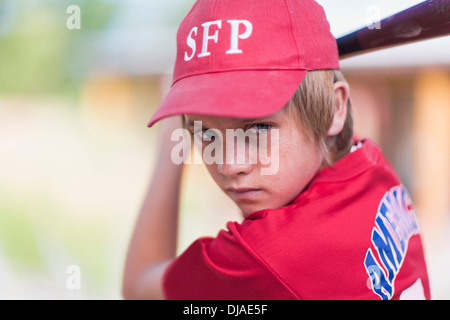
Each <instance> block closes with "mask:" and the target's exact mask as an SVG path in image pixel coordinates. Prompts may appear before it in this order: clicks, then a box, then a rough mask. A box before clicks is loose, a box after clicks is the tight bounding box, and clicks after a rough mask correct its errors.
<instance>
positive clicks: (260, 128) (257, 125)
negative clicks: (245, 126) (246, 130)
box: [253, 123, 272, 131]
mask: <svg viewBox="0 0 450 320" xmlns="http://www.w3.org/2000/svg"><path fill="white" fill-rule="evenodd" d="M253 126H254V127H255V129H256V130H258V131H269V130H270V129H271V128H272V125H271V124H268V123H255V124H254V125H253Z"/></svg>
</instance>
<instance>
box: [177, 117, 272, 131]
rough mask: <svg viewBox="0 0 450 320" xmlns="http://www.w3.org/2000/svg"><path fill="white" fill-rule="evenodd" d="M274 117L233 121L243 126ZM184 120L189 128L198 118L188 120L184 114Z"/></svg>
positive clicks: (236, 125) (237, 125)
mask: <svg viewBox="0 0 450 320" xmlns="http://www.w3.org/2000/svg"><path fill="white" fill-rule="evenodd" d="M275 118H276V117H275V116H274V115H269V116H267V117H263V118H249V119H241V120H239V121H238V122H236V123H235V127H240V126H244V125H248V124H252V123H256V122H264V121H273V120H274V119H275ZM184 121H185V126H186V128H189V127H192V126H193V125H194V122H195V121H200V120H195V119H193V120H189V119H188V118H187V117H186V116H184Z"/></svg>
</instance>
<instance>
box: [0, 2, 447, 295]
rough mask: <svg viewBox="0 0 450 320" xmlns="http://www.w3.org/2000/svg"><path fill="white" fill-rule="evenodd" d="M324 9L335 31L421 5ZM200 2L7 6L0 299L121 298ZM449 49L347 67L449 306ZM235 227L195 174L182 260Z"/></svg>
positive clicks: (366, 133) (367, 58) (363, 116)
mask: <svg viewBox="0 0 450 320" xmlns="http://www.w3.org/2000/svg"><path fill="white" fill-rule="evenodd" d="M318 2H319V3H321V4H322V5H323V7H324V8H325V11H326V13H327V15H328V18H329V21H330V24H331V28H332V32H333V34H334V35H335V36H336V37H338V36H341V35H344V34H346V33H348V32H350V31H354V30H356V29H357V28H359V27H363V26H366V25H369V24H372V23H373V22H376V21H378V20H380V19H381V18H383V17H386V16H388V15H391V14H393V13H395V12H398V11H400V10H403V9H405V8H407V7H410V6H412V5H414V4H417V3H419V2H421V1H412V0H399V1H387V0H374V1H368V0H363V1H361V0H347V1H331V0H319V1H318ZM193 3H194V0H164V1H161V0H158V1H157V0H127V1H119V0H89V1H88V0H40V1H36V0H0V299H121V293H120V286H121V277H122V268H123V263H124V258H125V253H126V249H127V246H128V241H129V238H130V235H131V232H132V229H133V226H134V222H135V219H136V217H137V213H138V211H139V209H140V206H141V202H142V200H143V197H144V195H145V191H146V188H147V185H148V183H149V179H150V177H151V175H152V172H153V166H154V160H155V157H156V154H155V152H154V150H155V143H156V138H157V134H158V126H156V127H154V128H152V129H148V128H147V127H146V124H147V122H148V120H149V119H150V117H151V115H152V114H153V112H154V111H155V109H156V108H157V107H158V105H159V103H160V101H161V99H162V98H163V97H164V95H165V94H166V92H167V90H168V89H169V87H170V83H171V72H172V68H173V63H174V59H175V50H176V47H175V34H176V30H177V27H178V25H179V23H180V21H181V20H182V18H183V17H184V16H185V14H186V13H187V12H188V10H189V9H190V7H191V6H192V4H193ZM73 5H75V6H73ZM380 27H381V28H382V27H383V26H382V25H381V26H380ZM449 50H450V37H447V38H440V39H435V40H430V41H425V42H421V43H416V44H411V45H405V46H402V47H399V48H392V49H387V50H383V51H380V52H375V53H370V54H366V55H363V56H360V57H354V58H350V59H347V60H344V61H342V69H343V71H344V74H345V75H346V77H347V80H348V81H349V83H350V88H351V94H352V98H353V105H354V113H355V119H356V120H355V121H356V131H357V134H358V135H359V136H363V137H370V138H371V139H373V140H374V141H375V142H376V143H378V144H379V145H380V146H381V147H382V149H383V151H384V152H385V154H386V155H387V157H388V158H389V160H390V161H391V162H392V163H393V164H394V166H395V167H396V168H397V170H398V172H399V173H400V175H401V177H402V179H403V181H404V183H405V185H406V186H407V187H408V189H409V191H410V193H411V195H412V198H413V201H414V203H415V208H416V213H417V215H418V218H419V221H420V224H421V227H422V231H423V237H424V238H423V239H424V245H425V250H426V256H427V260H428V268H429V276H430V280H431V285H432V293H433V298H435V299H449V298H450V273H449V272H448V270H450V246H449V243H450V166H449V164H450V143H449V141H450V55H449V54H448V52H449ZM239 219H240V216H239V213H238V211H237V209H236V208H235V206H234V205H233V204H232V203H231V201H230V200H229V199H227V198H225V196H224V195H223V194H222V193H221V191H220V190H218V188H217V187H216V186H215V184H214V183H213V182H212V180H211V178H210V177H209V175H208V173H207V171H206V169H205V168H204V167H203V166H200V165H192V166H189V167H188V168H187V170H186V175H185V177H184V189H183V194H182V212H181V223H180V236H179V251H182V250H183V249H185V248H186V247H187V246H188V245H189V244H190V242H191V241H193V240H195V239H196V238H197V237H199V236H205V235H206V236H208V235H211V236H214V235H216V234H217V232H218V231H219V229H221V228H224V227H225V223H226V222H227V221H229V220H239Z"/></svg>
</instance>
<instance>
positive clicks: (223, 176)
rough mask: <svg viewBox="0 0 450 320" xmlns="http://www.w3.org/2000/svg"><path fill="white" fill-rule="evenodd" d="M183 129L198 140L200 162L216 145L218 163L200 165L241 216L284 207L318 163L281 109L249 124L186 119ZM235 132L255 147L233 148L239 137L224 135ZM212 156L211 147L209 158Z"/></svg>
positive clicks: (315, 149) (310, 143) (313, 148)
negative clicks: (240, 133) (239, 211)
mask: <svg viewBox="0 0 450 320" xmlns="http://www.w3.org/2000/svg"><path fill="white" fill-rule="evenodd" d="M194 121H201V129H200V130H198V128H199V126H198V124H199V122H196V124H197V125H196V126H194ZM186 125H187V128H188V130H189V131H191V133H193V135H194V139H196V140H197V141H200V143H201V149H202V150H201V151H202V155H203V157H204V158H205V155H207V154H210V153H211V150H212V149H213V148H212V147H214V148H216V147H217V146H219V145H221V146H222V147H221V150H220V151H221V152H222V154H221V156H222V157H221V158H222V159H223V162H220V161H219V162H217V161H216V162H215V163H211V161H209V162H208V161H204V162H205V163H206V166H207V168H208V171H209V173H210V174H211V176H212V178H213V179H214V181H215V182H216V183H217V184H218V185H219V187H220V188H221V189H222V190H223V191H224V192H225V193H226V194H227V195H228V196H229V197H230V198H231V199H232V200H233V201H234V202H235V203H236V204H237V205H238V207H239V208H240V209H241V211H242V213H243V215H244V216H248V215H249V214H251V213H253V212H256V211H259V210H263V209H268V208H272V209H276V208H280V207H283V206H285V205H287V204H288V203H289V202H291V201H292V200H293V199H294V198H295V197H297V196H298V195H299V194H300V193H301V191H302V190H303V189H304V188H305V187H306V185H307V184H308V183H309V182H310V181H311V179H312V178H313V177H314V175H315V174H316V173H317V171H318V170H319V168H320V165H321V163H322V160H323V156H322V154H321V152H320V151H319V148H318V146H317V145H316V144H315V143H314V142H313V141H312V140H311V139H310V138H309V137H308V136H307V135H306V133H305V132H304V131H303V130H302V129H301V127H300V125H299V124H298V121H295V120H294V119H292V118H291V117H289V113H288V111H287V107H285V108H283V109H282V110H280V111H279V112H277V113H275V114H274V115H271V116H269V117H266V118H262V119H253V120H247V119H237V118H224V117H211V116H196V115H195V116H194V115H187V116H186ZM195 128H196V129H197V130H196V131H197V132H194V131H195ZM209 129H211V130H209ZM237 129H242V130H243V131H240V132H247V133H253V137H256V142H255V140H253V142H252V139H251V138H247V139H246V140H243V141H245V143H242V144H239V143H238V142H237V140H238V139H239V138H236V139H235V138H234V137H233V138H231V137H232V136H231V135H230V133H236V132H239V131H238V130H237ZM227 133H228V134H227ZM249 135H251V134H249ZM202 137H203V139H202ZM212 137H213V138H212ZM227 138H228V139H227ZM205 140H211V141H205ZM218 140H222V141H220V142H221V143H219V141H218ZM213 144H214V145H213ZM227 154H228V157H229V158H230V154H232V155H234V161H230V160H231V159H227ZM217 155H218V154H217V148H216V150H215V151H214V156H217ZM239 159H241V160H242V159H245V161H239ZM204 160H205V159H204ZM208 163H210V164H208Z"/></svg>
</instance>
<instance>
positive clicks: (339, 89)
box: [328, 81, 350, 136]
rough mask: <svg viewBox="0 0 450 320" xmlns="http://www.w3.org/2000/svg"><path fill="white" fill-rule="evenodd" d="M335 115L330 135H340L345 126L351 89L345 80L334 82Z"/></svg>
mask: <svg viewBox="0 0 450 320" xmlns="http://www.w3.org/2000/svg"><path fill="white" fill-rule="evenodd" d="M333 86H334V97H335V98H334V117H333V122H332V124H331V127H330V129H329V130H328V135H329V136H335V135H338V134H339V133H340V132H341V131H342V128H344V124H345V120H346V118H347V101H348V98H349V94H350V93H349V89H348V86H347V84H346V83H345V82H343V81H337V82H335V83H334V85H333Z"/></svg>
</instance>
